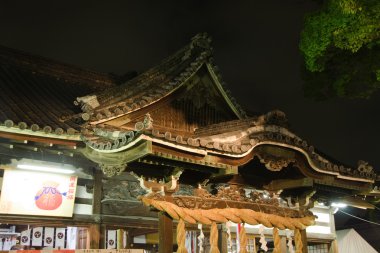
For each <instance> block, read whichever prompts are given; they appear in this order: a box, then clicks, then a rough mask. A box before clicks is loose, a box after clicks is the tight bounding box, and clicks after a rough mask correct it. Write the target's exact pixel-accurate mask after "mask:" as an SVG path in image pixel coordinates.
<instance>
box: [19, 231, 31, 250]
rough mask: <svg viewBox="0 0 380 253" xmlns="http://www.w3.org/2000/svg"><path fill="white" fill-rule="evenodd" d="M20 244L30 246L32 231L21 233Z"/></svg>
mask: <svg viewBox="0 0 380 253" xmlns="http://www.w3.org/2000/svg"><path fill="white" fill-rule="evenodd" d="M20 244H21V245H26V246H30V229H27V230H24V231H22V232H21V234H20Z"/></svg>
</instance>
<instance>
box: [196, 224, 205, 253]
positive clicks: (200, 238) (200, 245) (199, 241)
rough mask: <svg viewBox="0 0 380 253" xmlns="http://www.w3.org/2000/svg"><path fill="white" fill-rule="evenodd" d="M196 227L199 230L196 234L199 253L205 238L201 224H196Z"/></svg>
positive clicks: (201, 251) (201, 250) (201, 252)
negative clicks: (197, 234)
mask: <svg viewBox="0 0 380 253" xmlns="http://www.w3.org/2000/svg"><path fill="white" fill-rule="evenodd" d="M198 229H199V230H200V233H199V236H198V246H199V253H203V251H204V249H203V240H204V238H205V235H204V234H203V230H202V224H198Z"/></svg>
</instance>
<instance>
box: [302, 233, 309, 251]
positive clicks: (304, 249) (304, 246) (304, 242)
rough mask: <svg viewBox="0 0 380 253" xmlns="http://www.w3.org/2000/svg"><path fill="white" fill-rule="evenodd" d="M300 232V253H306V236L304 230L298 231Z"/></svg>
mask: <svg viewBox="0 0 380 253" xmlns="http://www.w3.org/2000/svg"><path fill="white" fill-rule="evenodd" d="M300 232H301V239H302V245H303V246H302V253H308V251H307V235H306V229H302V230H300Z"/></svg>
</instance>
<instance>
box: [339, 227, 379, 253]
mask: <svg viewBox="0 0 380 253" xmlns="http://www.w3.org/2000/svg"><path fill="white" fill-rule="evenodd" d="M336 237H337V241H338V250H339V251H338V252H339V253H358V252H363V253H364V252H365V253H378V252H377V251H376V250H375V249H374V248H373V247H372V246H371V245H370V244H369V243H368V242H367V241H366V240H364V239H363V237H361V236H360V235H359V234H358V232H356V231H355V229H352V228H351V229H345V230H339V231H336Z"/></svg>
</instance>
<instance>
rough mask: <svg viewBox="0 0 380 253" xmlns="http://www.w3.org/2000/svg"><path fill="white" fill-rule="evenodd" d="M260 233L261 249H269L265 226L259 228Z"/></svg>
mask: <svg viewBox="0 0 380 253" xmlns="http://www.w3.org/2000/svg"><path fill="white" fill-rule="evenodd" d="M259 233H260V241H259V242H260V243H261V247H260V248H261V249H262V250H264V251H265V252H267V251H268V247H267V241H266V240H265V235H264V226H260V228H259Z"/></svg>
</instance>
